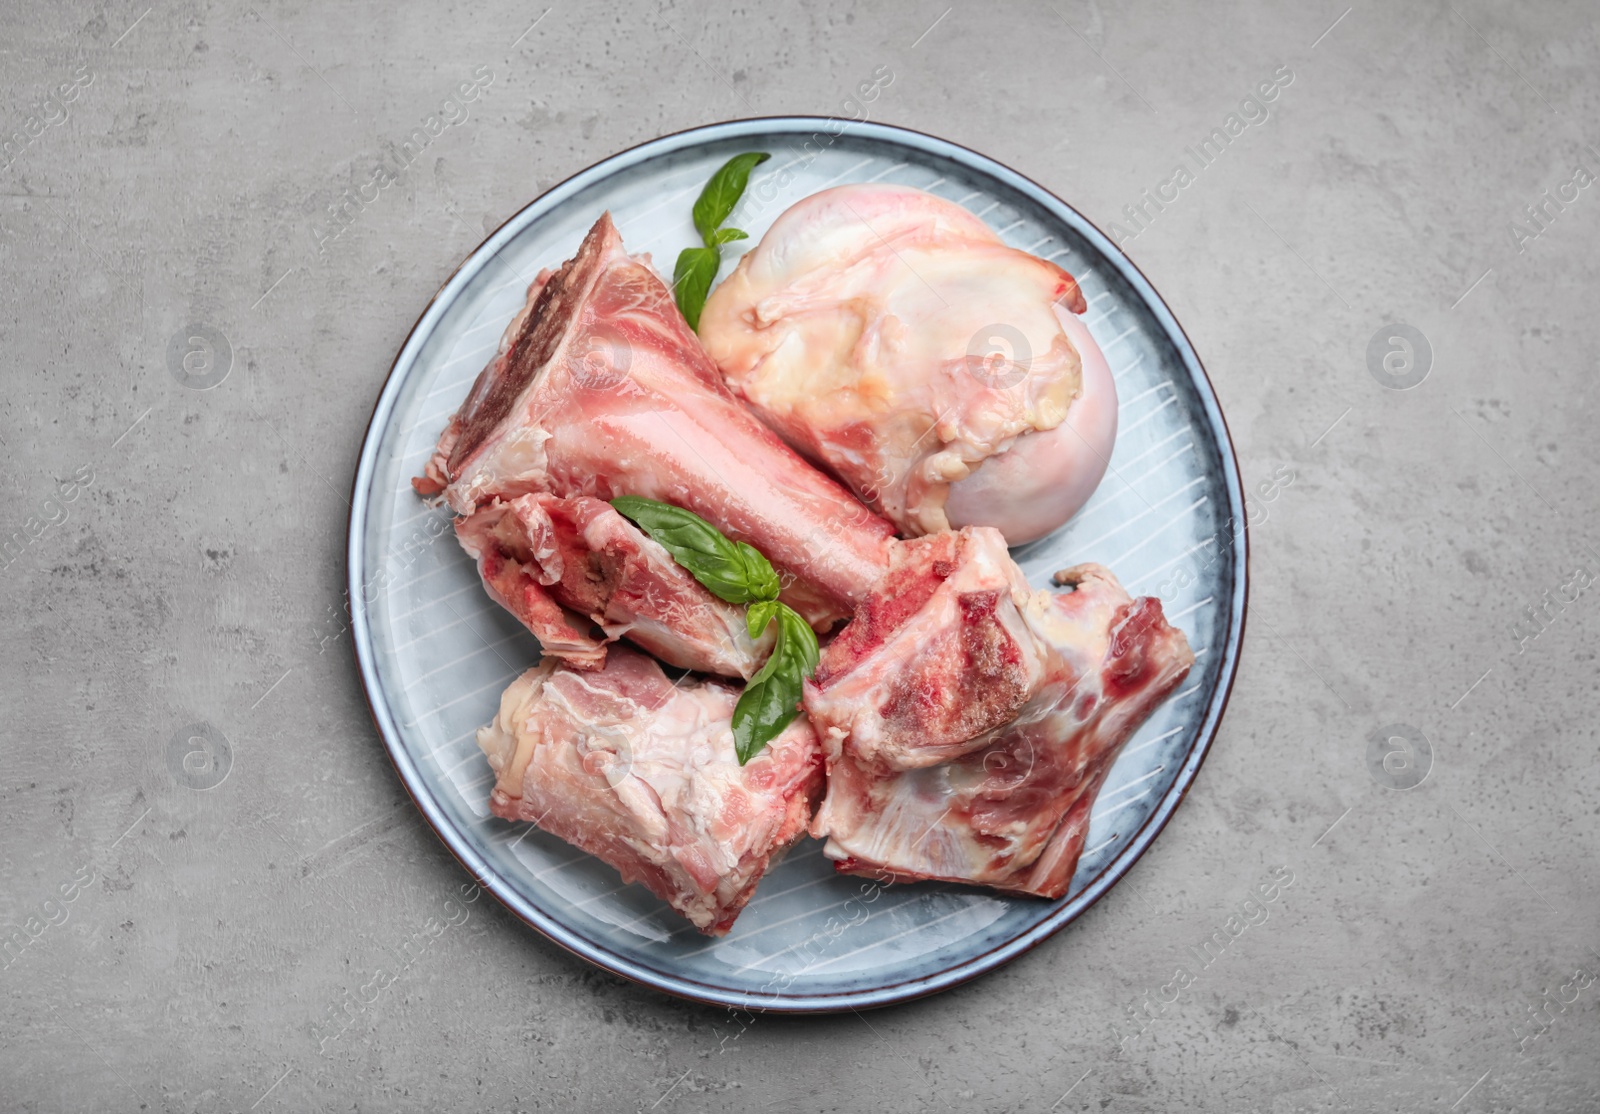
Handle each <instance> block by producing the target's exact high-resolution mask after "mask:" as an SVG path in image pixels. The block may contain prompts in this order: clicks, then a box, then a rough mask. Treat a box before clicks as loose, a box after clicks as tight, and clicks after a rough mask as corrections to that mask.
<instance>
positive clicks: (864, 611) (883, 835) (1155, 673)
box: [804, 528, 1194, 898]
mask: <svg viewBox="0 0 1600 1114" xmlns="http://www.w3.org/2000/svg"><path fill="white" fill-rule="evenodd" d="M896 549H897V552H896V554H895V558H894V565H893V569H892V571H891V573H890V574H889V575H888V576H886V577H885V578H884V583H883V585H882V586H880V588H879V590H878V591H877V592H875V593H874V594H873V596H872V597H871V598H870V599H869V600H867V601H865V602H864V603H863V604H862V605H861V607H860V609H859V610H858V612H857V616H856V618H855V620H854V621H852V622H851V623H850V625H849V626H847V627H846V628H845V629H844V630H843V631H842V632H840V634H839V636H838V637H837V638H836V639H834V641H833V642H832V643H831V644H830V645H829V646H828V647H827V649H825V650H824V651H823V654H822V663H821V665H820V667H819V668H818V670H817V673H816V676H815V677H814V678H813V680H812V681H811V682H810V683H808V685H807V686H806V695H805V700H804V704H805V708H806V711H807V712H808V714H809V715H810V717H811V721H812V724H813V725H814V726H815V728H816V730H817V733H818V735H819V736H820V737H821V739H822V746H823V750H824V753H825V754H826V756H827V767H828V792H827V796H826V798H825V799H824V801H823V805H822V808H821V810H820V811H819V812H818V813H817V816H816V818H815V820H814V821H813V822H812V826H811V834H812V835H814V836H816V837H817V838H819V839H826V840H827V841H828V843H827V847H826V849H825V850H826V853H827V855H828V856H829V857H830V858H832V859H835V860H837V869H839V870H840V871H841V872H844V873H853V874H866V875H870V876H873V877H879V878H893V879H898V880H902V881H910V880H917V879H942V880H945V881H951V882H970V883H975V884H978V885H984V886H991V887H993V888H995V889H1000V890H1008V891H1013V892H1018V893H1027V894H1036V895H1038V896H1041V897H1052V898H1054V897H1061V896H1063V895H1064V894H1065V893H1066V890H1067V886H1068V884H1069V883H1070V882H1071V880H1072V875H1073V872H1074V870H1076V868H1077V862H1078V856H1079V854H1080V853H1081V852H1082V850H1083V841H1084V837H1085V836H1086V835H1087V834H1088V828H1089V814H1090V810H1091V809H1092V807H1093V804H1094V799H1095V796H1096V794H1097V793H1098V792H1099V790H1100V785H1101V783H1102V782H1103V780H1104V779H1105V775H1106V773H1107V772H1108V771H1109V770H1110V768H1111V764H1112V762H1113V761H1114V760H1115V759H1116V755H1117V752H1118V750H1119V749H1120V748H1121V747H1122V744H1123V743H1124V742H1126V741H1127V740H1128V739H1129V738H1130V737H1131V736H1132V735H1133V733H1134V732H1135V731H1136V730H1137V729H1138V727H1139V724H1140V723H1142V722H1143V721H1144V719H1145V718H1146V717H1147V716H1148V715H1149V714H1150V712H1151V711H1153V710H1154V709H1155V707H1156V705H1157V704H1159V703H1160V702H1161V700H1162V699H1163V698H1165V696H1166V695H1167V693H1169V692H1171V691H1172V689H1173V688H1174V687H1175V686H1176V685H1177V684H1178V682H1179V681H1181V680H1182V679H1183V677H1184V676H1185V675H1186V674H1187V673H1188V670H1189V667H1190V665H1191V664H1192V663H1193V662H1194V655H1193V654H1192V653H1190V651H1189V646H1188V642H1187V640H1185V638H1184V636H1183V633H1182V632H1181V631H1178V630H1176V629H1174V628H1173V627H1171V626H1169V625H1168V624H1167V622H1166V620H1165V618H1164V617H1163V616H1162V613H1161V604H1160V602H1159V601H1157V600H1155V599H1153V598H1150V597H1142V598H1140V599H1137V600H1135V599H1131V598H1130V597H1129V596H1128V594H1127V592H1125V591H1124V590H1123V588H1122V586H1121V585H1120V584H1118V583H1117V580H1116V578H1115V577H1113V576H1112V575H1111V573H1110V571H1109V570H1107V569H1105V568H1103V567H1101V566H1099V565H1078V566H1075V567H1074V568H1071V569H1068V570H1066V571H1065V572H1062V573H1059V574H1058V575H1057V578H1056V579H1057V583H1059V584H1065V585H1070V586H1071V587H1072V588H1073V590H1072V591H1071V592H1067V593H1060V594H1057V593H1050V592H1032V591H1030V590H1029V589H1028V587H1027V584H1026V583H1025V582H1024V581H1023V579H1022V577H1021V574H1020V571H1019V570H1017V569H1016V566H1015V565H1013V564H1012V563H1011V561H1010V559H1009V558H1008V557H1007V555H1006V552H1005V548H1004V542H1003V539H1002V538H1001V537H1000V535H999V533H998V532H996V531H994V530H991V529H987V528H968V529H966V530H963V531H961V532H960V533H959V534H942V535H933V536H930V537H926V538H920V539H916V540H915V541H910V542H902V543H899V544H898V545H897V546H896Z"/></svg>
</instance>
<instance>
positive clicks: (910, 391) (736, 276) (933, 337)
mask: <svg viewBox="0 0 1600 1114" xmlns="http://www.w3.org/2000/svg"><path fill="white" fill-rule="evenodd" d="M1086 308H1087V306H1086V304H1085V302H1084V298H1083V294H1082V293H1081V292H1080V291H1079V289H1078V283H1077V280H1076V279H1074V278H1073V277H1072V275H1070V274H1068V273H1067V272H1066V271H1064V270H1062V269H1061V268H1060V267H1059V266H1057V265H1056V264H1054V263H1052V262H1050V261H1049V260H1047V259H1041V258H1039V257H1038V256H1036V255H1032V254H1030V253H1028V252H1026V251H1021V250H1019V249H1017V248H1013V247H1010V246H1008V245H1007V244H1006V243H1005V242H1004V241H1003V240H1001V238H1000V236H999V235H998V234H997V233H996V232H995V231H994V230H992V229H991V228H990V227H989V226H988V225H987V224H985V223H984V222H983V221H982V220H981V219H980V218H978V217H977V216H975V215H973V214H972V213H970V212H968V211H967V210H966V209H963V208H962V207H961V206H960V205H957V204H955V203H954V202H950V201H946V200H944V199H943V198H940V197H936V196H934V195H933V194H930V193H925V192H923V191H922V190H918V189H913V188H911V187H910V186H901V185H893V184H889V183H881V182H874V183H857V184H853V185H844V186H836V187H834V188H832V189H826V190H822V191H821V192H819V193H815V194H812V195H811V196H809V197H806V198H804V199H802V200H801V201H798V202H796V203H795V204H794V205H793V206H791V207H790V208H789V209H787V210H786V211H785V212H784V213H783V214H782V215H781V216H779V217H778V219H777V220H776V221H775V222H774V223H773V225H772V227H771V228H770V229H768V230H767V233H766V234H765V235H764V236H762V238H761V242H760V243H759V244H757V245H756V246H755V248H753V249H752V250H751V251H749V252H748V253H747V254H746V255H745V256H744V258H743V259H741V260H740V261H739V265H738V267H737V268H735V270H734V272H733V273H732V274H731V275H729V276H728V278H727V280H726V281H724V282H723V283H722V285H720V286H718V287H717V288H716V290H714V291H713V292H712V294H711V297H710V298H709V299H708V300H707V302H706V307H705V312H704V314H703V315H702V316H701V318H700V336H701V339H703V340H704V341H705V344H706V350H707V351H708V352H709V353H710V354H711V357H712V359H713V360H715V361H716V363H717V366H718V367H719V368H721V369H722V372H723V374H724V376H726V378H727V380H728V383H729V385H730V386H731V387H732V388H733V390H734V392H735V393H736V394H738V395H739V396H740V397H741V398H743V399H744V400H745V401H747V402H748V403H750V405H751V406H752V407H754V408H755V411H756V413H758V414H759V415H760V416H761V418H762V420H763V421H765V422H766V423H767V424H768V425H770V426H772V428H773V429H775V430H777V431H778V432H779V433H780V434H781V435H782V436H783V437H784V439H785V440H787V441H788V442H789V443H790V444H791V445H793V446H795V448H797V449H799V450H800V451H801V452H802V453H804V454H805V455H806V456H808V457H810V458H811V459H812V460H815V461H817V462H818V463H819V464H821V465H822V466H823V467H825V468H827V469H829V470H830V471H831V472H832V473H833V474H834V475H836V476H838V477H839V478H840V479H841V480H843V481H844V482H845V484H846V485H847V486H848V487H850V489H851V490H853V491H854V492H856V494H858V495H860V496H861V497H862V498H863V499H865V500H867V502H868V503H869V504H870V505H871V506H872V507H873V508H874V509H875V510H877V511H878V513H880V514H882V515H883V516H884V517H885V518H887V519H889V520H890V521H891V522H893V523H894V524H895V525H896V526H898V527H899V528H900V530H901V531H902V532H903V533H906V534H930V533H934V532H936V531H938V530H942V529H944V528H946V527H950V526H956V527H959V526H964V525H971V526H994V527H997V528H998V529H1000V531H1001V532H1002V533H1004V534H1005V535H1006V538H1007V540H1008V541H1009V542H1010V543H1011V544H1013V545H1018V544H1021V543H1022V542H1026V541H1031V540H1033V539H1034V538H1038V537H1041V536H1043V535H1044V534H1047V533H1049V532H1050V531H1051V530H1054V529H1055V528H1056V527H1058V526H1060V525H1061V524H1062V523H1063V522H1065V521H1066V520H1067V519H1068V518H1070V517H1071V516H1072V514H1073V513H1074V512H1076V511H1077V509H1078V508H1079V507H1081V506H1082V505H1083V503H1084V502H1085V501H1086V500H1087V499H1088V497H1089V495H1090V494H1091V493H1092V492H1093V491H1094V488H1095V485H1096V484H1098V483H1099V482H1100V477H1101V476H1102V475H1103V474H1104V472H1105V469H1106V464H1107V460H1108V458H1109V457H1110V455H1111V447H1112V444H1113V442H1114V441H1115V439H1116V429H1117V424H1116V422H1117V396H1116V384H1115V382H1114V381H1113V380H1112V378H1111V372H1110V369H1109V368H1108V367H1107V366H1106V362H1105V358H1104V357H1103V356H1102V355H1101V353H1100V349H1099V348H1098V347H1097V346H1096V345H1095V342H1094V339H1093V338H1092V337H1091V336H1090V334H1089V330H1088V329H1087V328H1086V327H1085V326H1084V325H1083V323H1082V322H1081V321H1079V319H1078V315H1079V314H1082V313H1083V312H1085V310H1086Z"/></svg>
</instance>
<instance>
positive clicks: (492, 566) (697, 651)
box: [456, 495, 773, 679]
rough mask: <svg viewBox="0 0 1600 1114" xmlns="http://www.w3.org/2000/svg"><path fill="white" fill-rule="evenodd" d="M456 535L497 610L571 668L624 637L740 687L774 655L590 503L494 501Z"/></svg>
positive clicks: (613, 516) (629, 529)
mask: <svg viewBox="0 0 1600 1114" xmlns="http://www.w3.org/2000/svg"><path fill="white" fill-rule="evenodd" d="M456 537H457V538H458V539H460V541H461V547H462V548H463V549H465V550H466V551H467V552H468V553H469V554H471V556H472V557H473V559H474V560H476V561H477V562H478V572H479V574H480V575H481V576H482V577H483V584H484V587H485V588H486V589H488V592H489V595H490V596H492V597H493V598H494V600H495V602H497V603H499V604H500V605H501V606H502V607H504V608H505V609H506V610H507V611H510V612H511V613H512V614H513V615H515V616H516V617H517V618H518V619H520V620H522V623H523V625H524V626H526V627H527V628H528V629H529V630H530V631H532V632H533V634H534V637H536V638H538V639H539V643H540V645H541V646H542V647H543V648H544V651H545V653H547V654H552V655H554V656H556V657H559V658H561V659H563V660H564V661H566V662H567V663H568V664H569V665H572V666H574V667H576V668H579V669H597V668H599V667H600V666H601V665H602V664H604V662H605V658H606V644H607V643H608V642H613V641H615V640H616V639H618V638H622V637H627V638H628V639H630V640H632V641H633V642H635V643H637V644H638V645H640V646H643V647H644V648H645V649H646V650H649V651H650V652H651V653H653V654H655V655H656V656H657V657H659V658H660V659H661V660H662V661H665V662H667V663H668V664H669V665H676V666H680V667H682V668H684V669H698V670H701V671H702V672H706V673H720V674H723V675H724V676H730V677H744V678H747V679H748V678H749V676H750V675H751V674H752V673H754V672H755V671H756V670H757V669H759V668H760V667H761V663H762V662H763V661H765V660H766V657H767V654H768V653H770V652H771V650H772V642H773V636H772V634H771V632H767V633H765V634H763V635H762V637H761V638H760V639H757V640H753V639H751V637H750V635H749V632H748V631H747V630H746V628H745V619H744V608H743V607H737V606H735V605H733V604H731V603H724V602H723V601H722V600H720V599H718V598H717V597H716V596H713V595H712V594H711V593H710V592H708V591H706V589H705V588H704V587H702V586H701V584H700V582H699V581H697V580H695V578H694V577H693V576H691V575H689V573H688V571H687V570H685V569H684V568H683V567H682V566H681V565H679V564H678V563H677V562H676V561H674V560H673V559H672V555H671V554H670V553H668V552H667V551H666V550H665V549H664V548H662V547H661V546H660V545H658V544H657V543H655V542H653V541H651V540H650V539H649V538H648V537H646V536H645V535H644V533H643V532H641V531H640V530H639V528H638V527H636V526H635V525H634V524H633V523H631V522H629V521H628V520H627V519H626V518H623V517H622V515H620V514H618V513H617V512H616V511H615V510H613V509H612V508H611V505H610V504H609V503H602V502H601V501H600V500H598V499H591V498H589V497H588V496H585V495H578V496H573V497H571V498H567V499H559V498H557V497H556V496H554V495H519V496H518V497H516V498H515V499H512V500H509V501H502V500H499V499H495V500H493V501H491V502H489V503H487V504H485V505H484V506H482V507H480V508H479V509H478V510H476V511H474V512H473V513H472V514H470V515H468V516H467V517H465V518H458V519H456ZM572 612H576V613H577V614H576V615H574V614H572ZM580 616H581V617H586V619H587V621H585V619H584V618H580ZM596 627H598V628H599V630H598V632H597V631H596V630H595V628H596Z"/></svg>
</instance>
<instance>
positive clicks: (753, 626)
mask: <svg viewBox="0 0 1600 1114" xmlns="http://www.w3.org/2000/svg"><path fill="white" fill-rule="evenodd" d="M777 614H778V601H777V600H757V601H756V602H755V603H753V604H751V605H750V607H749V609H748V610H746V611H745V613H744V625H745V626H746V627H747V628H749V631H750V637H751V638H760V637H761V634H762V632H763V631H765V630H766V629H767V624H768V623H770V622H772V620H773V619H774V618H775V617H776V616H777Z"/></svg>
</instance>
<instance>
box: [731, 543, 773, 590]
mask: <svg viewBox="0 0 1600 1114" xmlns="http://www.w3.org/2000/svg"><path fill="white" fill-rule="evenodd" d="M734 548H735V549H737V550H738V551H739V556H740V557H741V558H742V559H743V560H744V576H745V583H746V584H748V585H749V586H750V597H751V598H752V599H757V600H775V599H777V598H778V593H779V591H781V590H782V585H780V584H779V583H778V570H777V569H775V568H773V567H772V562H771V561H769V560H767V559H766V558H765V557H763V556H762V555H761V551H760V550H759V549H757V548H756V547H755V546H753V545H750V544H749V543H748V542H735V543H734Z"/></svg>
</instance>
